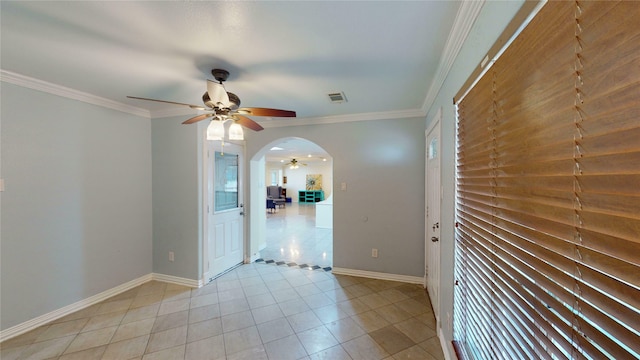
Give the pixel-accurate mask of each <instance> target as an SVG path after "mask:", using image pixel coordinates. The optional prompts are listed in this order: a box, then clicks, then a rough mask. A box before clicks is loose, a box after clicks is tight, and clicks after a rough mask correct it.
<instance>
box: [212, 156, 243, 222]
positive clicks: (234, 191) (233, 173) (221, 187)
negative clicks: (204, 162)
mask: <svg viewBox="0 0 640 360" xmlns="http://www.w3.org/2000/svg"><path fill="white" fill-rule="evenodd" d="M213 176H214V179H215V183H214V188H215V192H216V194H215V196H216V197H215V210H216V211H223V210H229V209H235V208H237V207H238V155H235V154H230V153H225V154H223V153H221V152H218V151H216V159H215V170H214V175H213Z"/></svg>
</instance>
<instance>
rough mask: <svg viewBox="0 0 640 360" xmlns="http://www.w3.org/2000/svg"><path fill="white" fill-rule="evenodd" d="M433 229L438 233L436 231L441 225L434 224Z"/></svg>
mask: <svg viewBox="0 0 640 360" xmlns="http://www.w3.org/2000/svg"><path fill="white" fill-rule="evenodd" d="M431 228H432V229H433V231H436V229H439V228H440V223H439V222H437V223H435V224H433V226H432V227H431Z"/></svg>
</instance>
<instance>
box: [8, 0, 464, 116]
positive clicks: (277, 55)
mask: <svg viewBox="0 0 640 360" xmlns="http://www.w3.org/2000/svg"><path fill="white" fill-rule="evenodd" d="M461 4H462V2H461V1H406V2H405V1H260V2H258V1H250V2H248V1H203V2H191V1H189V2H183V1H180V2H162V1H77V2H76V1H45V2H40V1H39V2H30V1H5V0H3V1H0V14H1V19H0V20H1V22H0V26H1V38H0V45H1V53H0V56H1V57H0V65H1V68H2V70H3V75H4V76H5V77H6V75H7V74H18V75H20V76H26V77H29V78H35V79H38V80H41V81H45V82H48V83H52V84H55V85H59V86H63V87H67V88H71V89H74V90H76V91H79V92H83V93H88V94H92V95H95V96H97V97H100V98H104V99H108V100H110V101H113V102H117V103H122V104H125V105H128V106H133V107H136V108H140V109H145V110H144V111H148V113H149V114H150V115H151V116H157V115H163V114H169V112H170V111H172V110H174V109H175V107H172V106H170V105H165V104H158V103H153V102H145V101H139V100H131V99H127V98H126V96H127V95H133V96H139V97H146V98H155V99H161V100H170V101H176V102H182V103H191V104H196V105H201V96H202V94H203V93H204V92H205V90H206V82H205V79H207V78H208V79H212V76H211V73H210V71H211V69H212V68H224V69H226V70H228V71H229V72H230V73H231V75H230V77H229V79H228V81H227V82H226V83H225V86H226V89H227V91H230V92H233V93H235V94H237V95H238V96H239V97H240V99H241V100H242V105H243V106H253V107H272V108H282V109H289V110H295V111H296V112H297V114H298V119H288V120H287V121H292V122H295V121H302V120H303V119H305V118H306V119H313V118H332V119H334V120H335V121H340V119H341V118H345V119H347V118H349V117H353V116H354V115H358V114H371V113H374V114H375V113H420V112H422V113H424V108H425V106H428V105H430V104H426V103H425V102H426V101H427V100H428V96H429V90H430V87H431V85H432V83H433V82H434V79H436V78H437V77H438V76H441V74H439V72H440V73H441V72H442V64H441V61H442V58H443V54H445V53H446V51H447V46H450V44H449V43H450V42H451V39H450V34H451V33H452V32H453V31H454V30H455V29H453V28H454V24H455V23H456V20H457V19H456V14H457V13H458V10H459V8H460V7H461ZM452 29H453V30H452ZM448 41H449V43H448ZM335 91H343V92H344V93H345V95H346V97H347V99H348V101H347V102H346V103H341V104H332V103H330V101H329V100H328V96H327V94H328V93H330V92H335ZM35 105H37V104H34V106H35ZM183 110H184V109H183V108H182V107H181V108H180V111H183ZM190 111H192V112H193V110H190ZM254 119H255V120H257V121H259V122H260V123H261V124H263V125H265V124H268V122H269V121H271V120H273V119H269V118H254ZM280 120H282V119H280Z"/></svg>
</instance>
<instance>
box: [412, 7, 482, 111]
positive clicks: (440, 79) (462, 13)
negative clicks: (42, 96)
mask: <svg viewBox="0 0 640 360" xmlns="http://www.w3.org/2000/svg"><path fill="white" fill-rule="evenodd" d="M484 3H485V0H478V1H462V2H461V4H460V8H459V9H458V13H457V14H456V18H455V20H454V21H453V27H452V28H451V32H450V33H449V37H448V38H447V42H446V44H445V47H444V50H443V52H442V57H441V58H440V63H439V64H438V69H437V70H436V76H435V77H434V80H433V81H432V82H431V86H429V91H428V92H427V97H426V98H425V99H424V103H423V104H422V112H424V113H425V114H427V113H428V111H429V109H430V108H431V106H432V105H433V102H434V101H435V100H436V97H437V96H438V93H439V92H440V89H441V88H442V85H443V84H444V81H445V80H446V78H447V76H448V75H449V71H451V67H453V63H454V62H455V60H456V57H457V56H458V53H459V52H460V49H462V45H463V44H464V41H465V40H466V39H467V36H468V35H469V32H471V27H472V26H473V24H474V23H475V21H476V19H477V18H478V15H479V14H480V10H482V6H484Z"/></svg>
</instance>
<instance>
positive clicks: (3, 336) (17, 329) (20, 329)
mask: <svg viewBox="0 0 640 360" xmlns="http://www.w3.org/2000/svg"><path fill="white" fill-rule="evenodd" d="M151 280H155V281H162V282H166V283H171V284H177V285H183V286H188V287H194V288H199V287H202V286H204V281H203V280H193V279H186V278H181V277H177V276H172V275H164V274H157V273H150V274H147V275H143V276H141V277H139V278H137V279H133V280H131V281H129V282H126V283H124V284H122V285H118V286H116V287H114V288H111V289H109V290H106V291H103V292H101V293H99V294H96V295H93V296H91V297H88V298H86V299H84V300H80V301H78V302H75V303H73V304H71V305H67V306H65V307H62V308H60V309H58V310H54V311H52V312H50V313H47V314H44V315H41V316H38V317H36V318H34V319H31V320H28V321H25V322H23V323H21V324H18V325H15V326H12V327H10V328H8V329H5V330H2V331H0V342H3V341H5V340H9V339H11V338H14V337H16V336H18V335H22V334H24V333H26V332H29V331H31V330H34V329H35V328H37V327H40V326H42V325H45V324H47V323H50V322H52V321H54V320H57V319H60V318H61V317H64V316H67V315H69V314H71V313H74V312H76V311H80V310H82V309H84V308H87V307H89V306H91V305H95V304H97V303H99V302H101V301H104V300H106V299H108V298H110V297H112V296H116V295H118V294H120V293H123V292H125V291H127V290H131V289H133V288H134V287H136V286H140V285H142V284H144V283H146V282H149V281H151Z"/></svg>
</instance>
